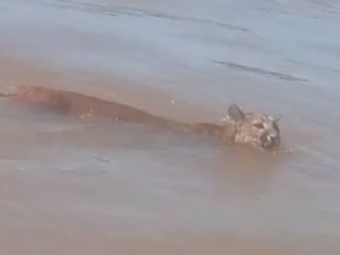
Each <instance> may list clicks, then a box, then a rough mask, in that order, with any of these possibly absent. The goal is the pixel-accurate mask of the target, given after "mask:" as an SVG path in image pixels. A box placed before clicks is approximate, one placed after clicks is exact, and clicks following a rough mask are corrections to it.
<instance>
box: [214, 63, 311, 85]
mask: <svg viewBox="0 0 340 255" xmlns="http://www.w3.org/2000/svg"><path fill="white" fill-rule="evenodd" d="M214 63H216V64H219V65H224V66H227V67H228V68H230V69H235V70H241V71H246V72H251V73H255V74H260V75H266V76H270V77H273V78H275V79H279V80H286V81H297V82H307V81H308V80H306V79H303V78H299V77H296V76H292V75H288V74H283V73H279V72H273V71H268V70H266V69H263V68H259V67H251V66H246V65H241V64H236V63H232V62H224V61H214Z"/></svg>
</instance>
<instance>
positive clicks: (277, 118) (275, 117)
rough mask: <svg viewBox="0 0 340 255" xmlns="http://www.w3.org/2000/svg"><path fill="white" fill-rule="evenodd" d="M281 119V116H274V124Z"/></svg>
mask: <svg viewBox="0 0 340 255" xmlns="http://www.w3.org/2000/svg"><path fill="white" fill-rule="evenodd" d="M280 119H282V115H281V114H280V115H277V116H274V122H279V120H280Z"/></svg>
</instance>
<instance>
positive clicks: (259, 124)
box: [253, 123, 264, 129]
mask: <svg viewBox="0 0 340 255" xmlns="http://www.w3.org/2000/svg"><path fill="white" fill-rule="evenodd" d="M253 126H254V127H256V128H258V129H264V125H263V123H254V124H253Z"/></svg>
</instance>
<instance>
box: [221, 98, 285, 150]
mask: <svg viewBox="0 0 340 255" xmlns="http://www.w3.org/2000/svg"><path fill="white" fill-rule="evenodd" d="M280 119H281V116H277V117H273V116H269V115H267V114H264V113H246V112H243V111H242V110H241V109H240V108H239V107H238V106H237V105H236V104H231V105H230V106H229V108H228V116H227V120H228V123H227V126H226V132H228V133H229V134H230V132H231V131H230V130H232V133H233V141H234V142H235V143H240V144H248V145H251V146H254V147H257V148H262V149H272V148H274V147H277V146H279V145H280V140H281V138H280V129H279V125H278V121H279V120H280Z"/></svg>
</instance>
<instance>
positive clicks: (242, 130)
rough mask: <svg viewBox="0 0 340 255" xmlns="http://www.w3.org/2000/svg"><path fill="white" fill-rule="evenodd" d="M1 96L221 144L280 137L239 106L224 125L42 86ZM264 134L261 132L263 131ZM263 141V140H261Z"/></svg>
mask: <svg viewBox="0 0 340 255" xmlns="http://www.w3.org/2000/svg"><path fill="white" fill-rule="evenodd" d="M0 96H3V97H10V98H12V99H13V100H15V101H17V102H19V103H21V104H28V105H38V106H41V107H43V108H45V109H48V110H50V111H53V112H56V113H60V114H66V115H70V116H77V117H86V116H90V117H91V116H93V117H105V118H110V119H112V120H115V121H122V122H132V123H138V124H144V125H149V126H156V127H160V128H169V129H172V130H177V131H178V130H180V131H184V132H193V133H197V134H204V133H206V134H209V135H212V136H214V137H216V138H218V139H220V140H222V141H226V142H235V143H243V144H250V145H253V146H255V147H264V146H262V145H263V143H262V140H263V139H262V138H261V137H264V135H263V134H267V133H268V134H269V133H270V134H271V135H273V136H275V137H277V138H278V141H277V142H276V143H277V144H276V143H275V144H273V146H270V147H274V145H275V146H277V145H278V144H279V136H280V133H279V130H278V127H277V124H276V121H277V120H275V119H274V118H273V117H270V116H267V115H265V114H254V113H247V114H245V113H243V112H242V111H241V110H240V109H239V108H238V107H237V106H236V105H231V106H230V107H229V109H228V111H229V112H228V118H227V121H226V123H225V125H216V124H213V123H194V124H190V123H183V122H178V121H175V120H170V119H167V118H163V117H160V116H156V115H153V114H150V113H147V112H145V111H143V110H140V109H137V108H134V107H131V106H128V105H124V104H120V103H116V102H110V101H107V100H103V99H99V98H96V97H92V96H88V95H84V94H80V93H76V92H70V91H62V90H55V89H49V88H43V87H25V88H20V89H17V91H15V92H13V93H7V94H6V93H2V94H1V93H0ZM254 123H262V125H263V127H264V128H263V129H261V130H262V131H261V130H260V129H258V128H254ZM260 131H261V132H262V133H261V132H260ZM261 139H262V140H261Z"/></svg>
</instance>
